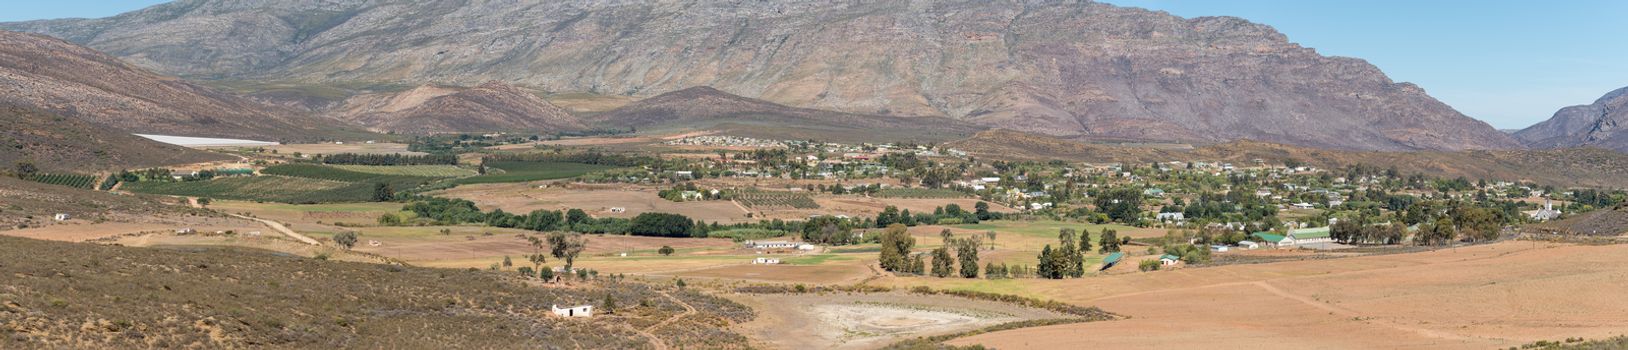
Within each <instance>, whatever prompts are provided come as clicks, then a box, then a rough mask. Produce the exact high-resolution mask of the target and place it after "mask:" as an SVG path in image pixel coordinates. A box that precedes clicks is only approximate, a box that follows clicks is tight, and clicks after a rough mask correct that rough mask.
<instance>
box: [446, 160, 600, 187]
mask: <svg viewBox="0 0 1628 350" xmlns="http://www.w3.org/2000/svg"><path fill="white" fill-rule="evenodd" d="M486 167H487V171H486V175H481V176H475V177H467V178H463V179H459V180H457V183H459V184H483V183H501V182H526V181H540V180H555V179H568V178H573V177H578V176H582V175H584V174H588V173H592V172H596V171H605V170H610V169H615V168H617V167H615V166H609V165H596V164H582V163H561V162H492V163H491V164H486Z"/></svg>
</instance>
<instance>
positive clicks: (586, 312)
mask: <svg viewBox="0 0 1628 350" xmlns="http://www.w3.org/2000/svg"><path fill="white" fill-rule="evenodd" d="M549 307H550V308H552V309H554V315H555V316H560V317H593V316H594V306H593V305H579V306H573V307H568V308H564V309H561V308H560V306H559V305H550V306H549Z"/></svg>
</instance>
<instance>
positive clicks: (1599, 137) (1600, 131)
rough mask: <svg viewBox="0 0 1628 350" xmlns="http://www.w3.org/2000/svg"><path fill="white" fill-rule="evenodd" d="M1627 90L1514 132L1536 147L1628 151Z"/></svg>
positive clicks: (1573, 107)
mask: <svg viewBox="0 0 1628 350" xmlns="http://www.w3.org/2000/svg"><path fill="white" fill-rule="evenodd" d="M1624 128H1628V87H1625V88H1621V89H1617V90H1614V91H1611V92H1610V93H1606V94H1605V96H1602V97H1600V99H1599V100H1595V101H1594V103H1593V104H1587V105H1580V106H1571V107H1566V108H1562V109H1560V111H1558V112H1555V114H1554V116H1553V117H1551V118H1549V120H1546V121H1543V122H1542V123H1538V124H1536V125H1532V126H1531V127H1527V128H1526V129H1522V130H1521V131H1518V132H1516V133H1515V137H1516V138H1519V139H1520V140H1521V141H1522V142H1525V143H1526V144H1527V145H1528V146H1531V147H1533V148H1566V147H1600V148H1607V149H1613V150H1617V151H1622V152H1628V130H1624Z"/></svg>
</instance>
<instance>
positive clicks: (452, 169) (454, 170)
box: [329, 165, 478, 177]
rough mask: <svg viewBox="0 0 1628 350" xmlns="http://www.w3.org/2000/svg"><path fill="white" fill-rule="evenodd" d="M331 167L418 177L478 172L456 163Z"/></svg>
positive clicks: (465, 174) (459, 175)
mask: <svg viewBox="0 0 1628 350" xmlns="http://www.w3.org/2000/svg"><path fill="white" fill-rule="evenodd" d="M329 166H331V167H335V168H339V169H343V170H348V171H353V172H358V173H365V174H377V175H397V176H416V177H465V176H475V175H478V173H476V172H475V170H472V169H465V168H460V167H458V166H456V165H329Z"/></svg>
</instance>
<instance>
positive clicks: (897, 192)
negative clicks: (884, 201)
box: [876, 188, 967, 199]
mask: <svg viewBox="0 0 1628 350" xmlns="http://www.w3.org/2000/svg"><path fill="white" fill-rule="evenodd" d="M876 197H880V198H906V199H938V198H966V197H967V194H966V193H963V192H961V191H956V190H949V189H942V188H888V189H883V190H882V191H880V192H877V193H876Z"/></svg>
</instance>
